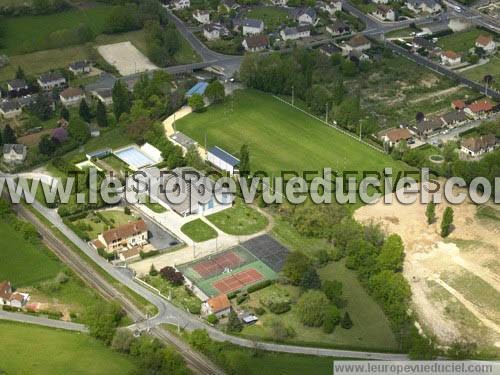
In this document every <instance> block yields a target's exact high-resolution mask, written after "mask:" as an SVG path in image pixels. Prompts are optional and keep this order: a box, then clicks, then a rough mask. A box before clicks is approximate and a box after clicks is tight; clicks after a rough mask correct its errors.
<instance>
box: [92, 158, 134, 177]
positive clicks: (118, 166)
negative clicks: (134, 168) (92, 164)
mask: <svg viewBox="0 0 500 375" xmlns="http://www.w3.org/2000/svg"><path fill="white" fill-rule="evenodd" d="M96 163H97V164H98V165H99V166H100V167H103V169H109V168H106V167H107V166H109V167H110V168H111V169H113V170H114V171H115V172H117V173H119V172H125V171H128V170H130V168H129V167H128V165H127V164H126V163H125V162H124V161H122V160H120V159H118V157H117V156H115V155H114V154H111V155H108V156H106V157H104V158H102V159H99V160H97V162H96Z"/></svg>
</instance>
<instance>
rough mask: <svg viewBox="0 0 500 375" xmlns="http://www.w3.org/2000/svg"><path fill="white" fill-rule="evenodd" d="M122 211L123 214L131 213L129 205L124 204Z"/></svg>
mask: <svg viewBox="0 0 500 375" xmlns="http://www.w3.org/2000/svg"><path fill="white" fill-rule="evenodd" d="M123 212H124V213H125V215H130V214H132V212H131V211H130V207H129V206H125V208H124V209H123Z"/></svg>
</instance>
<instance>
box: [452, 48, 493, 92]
mask: <svg viewBox="0 0 500 375" xmlns="http://www.w3.org/2000/svg"><path fill="white" fill-rule="evenodd" d="M488 74H491V75H492V76H493V83H492V85H491V86H492V87H493V88H496V89H497V90H500V57H498V56H493V57H490V61H489V62H488V63H486V64H483V65H480V66H478V67H475V68H472V69H467V70H464V71H463V72H462V73H461V75H463V76H464V77H466V78H469V79H472V80H474V81H477V82H480V83H483V80H484V76H485V75H488Z"/></svg>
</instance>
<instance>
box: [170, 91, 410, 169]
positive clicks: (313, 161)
mask: <svg viewBox="0 0 500 375" xmlns="http://www.w3.org/2000/svg"><path fill="white" fill-rule="evenodd" d="M176 128H177V129H178V130H179V131H182V132H184V133H186V134H187V135H188V136H190V137H192V138H193V139H195V140H197V141H198V142H200V144H203V142H204V137H205V134H206V136H207V145H208V147H210V146H215V145H217V146H220V147H222V148H224V149H225V150H227V151H228V152H231V153H234V154H238V151H239V149H240V147H241V146H242V145H243V144H244V143H246V144H248V145H249V149H250V155H251V156H250V158H251V164H252V170H259V169H260V170H264V171H266V172H267V173H269V174H271V175H275V176H277V175H279V174H280V171H282V170H293V171H297V172H301V171H305V170H322V169H323V168H325V167H332V168H333V169H334V170H346V169H349V170H379V171H380V170H382V168H384V167H389V166H392V167H394V168H395V169H402V167H403V164H402V163H397V162H394V161H393V160H392V159H391V158H390V157H388V156H387V155H384V154H382V153H379V152H377V151H375V150H372V149H371V148H369V147H367V146H365V145H363V144H360V143H359V142H357V141H356V140H354V139H352V138H350V137H348V136H346V135H344V134H342V133H340V132H339V131H337V130H335V129H331V128H328V127H326V126H325V125H323V124H322V123H321V122H319V121H317V120H315V119H313V118H311V117H309V116H307V115H305V114H303V113H301V112H299V111H298V110H296V109H294V108H292V107H290V106H288V105H286V104H283V103H281V102H279V101H278V100H276V99H274V98H272V97H271V96H270V95H268V94H264V93H261V92H258V91H253V90H246V91H236V92H235V93H234V97H233V98H231V99H228V100H227V101H226V102H225V103H223V104H219V105H213V106H211V107H209V108H208V109H207V110H206V112H204V113H193V114H190V115H188V116H186V117H184V118H182V119H180V120H178V121H176Z"/></svg>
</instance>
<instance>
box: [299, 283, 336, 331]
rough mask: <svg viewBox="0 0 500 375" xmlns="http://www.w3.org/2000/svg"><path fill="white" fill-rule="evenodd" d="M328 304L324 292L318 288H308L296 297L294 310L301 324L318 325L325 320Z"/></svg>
mask: <svg viewBox="0 0 500 375" xmlns="http://www.w3.org/2000/svg"><path fill="white" fill-rule="evenodd" d="M328 305H329V301H328V298H326V296H325V293H323V292H320V291H319V290H308V291H307V292H305V293H304V294H302V295H301V296H300V298H299V299H298V301H297V306H296V311H297V314H298V316H299V319H300V321H301V322H302V324H304V325H305V326H309V327H319V326H321V325H322V324H323V322H324V320H325V314H326V312H327V309H326V307H327V306H328Z"/></svg>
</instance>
